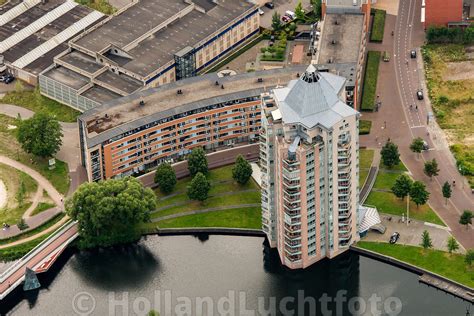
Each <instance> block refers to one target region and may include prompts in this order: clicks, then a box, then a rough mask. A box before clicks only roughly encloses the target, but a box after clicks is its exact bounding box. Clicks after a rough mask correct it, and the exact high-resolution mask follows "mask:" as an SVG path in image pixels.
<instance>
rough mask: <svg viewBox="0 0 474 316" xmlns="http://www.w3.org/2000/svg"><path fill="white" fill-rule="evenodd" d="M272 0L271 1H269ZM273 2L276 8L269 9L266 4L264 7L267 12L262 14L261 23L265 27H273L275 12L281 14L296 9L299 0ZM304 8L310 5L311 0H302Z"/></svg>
mask: <svg viewBox="0 0 474 316" xmlns="http://www.w3.org/2000/svg"><path fill="white" fill-rule="evenodd" d="M269 2H270V1H269ZM272 2H273V4H274V5H275V8H273V9H269V8H267V7H265V6H263V7H262V10H263V12H265V13H264V14H263V15H262V16H260V25H261V26H262V27H264V28H271V27H272V15H273V12H275V11H276V12H278V13H279V14H280V15H281V16H283V15H284V14H285V11H287V10H289V11H295V7H296V5H297V4H298V2H299V0H273V1H272ZM301 3H302V5H303V8H308V7H309V5H310V4H309V0H302V1H301Z"/></svg>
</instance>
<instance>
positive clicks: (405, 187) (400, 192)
mask: <svg viewBox="0 0 474 316" xmlns="http://www.w3.org/2000/svg"><path fill="white" fill-rule="evenodd" d="M412 185H413V180H412V179H411V178H410V177H409V176H407V175H406V174H401V175H399V176H398V177H397V179H396V180H395V183H394V184H393V187H392V192H393V194H395V196H396V197H398V198H400V199H404V198H405V196H407V195H408V194H409V193H410V190H411V187H412Z"/></svg>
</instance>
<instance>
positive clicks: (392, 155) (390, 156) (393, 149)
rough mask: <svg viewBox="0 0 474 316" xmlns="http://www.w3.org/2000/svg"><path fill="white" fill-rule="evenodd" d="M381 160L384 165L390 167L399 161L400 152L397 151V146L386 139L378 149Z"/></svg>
mask: <svg viewBox="0 0 474 316" xmlns="http://www.w3.org/2000/svg"><path fill="white" fill-rule="evenodd" d="M380 154H381V156H382V162H383V164H384V165H385V166H387V167H389V168H392V167H393V166H395V165H398V164H399V163H400V154H399V153H398V146H397V145H395V144H394V143H392V142H391V141H388V142H387V143H386V144H385V145H384V146H383V147H382V150H381V151H380Z"/></svg>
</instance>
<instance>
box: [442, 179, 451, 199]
mask: <svg viewBox="0 0 474 316" xmlns="http://www.w3.org/2000/svg"><path fill="white" fill-rule="evenodd" d="M442 191H443V197H444V198H445V199H446V204H448V199H449V198H450V197H451V193H452V189H451V185H450V184H449V182H448V181H446V182H445V183H444V184H443V188H442Z"/></svg>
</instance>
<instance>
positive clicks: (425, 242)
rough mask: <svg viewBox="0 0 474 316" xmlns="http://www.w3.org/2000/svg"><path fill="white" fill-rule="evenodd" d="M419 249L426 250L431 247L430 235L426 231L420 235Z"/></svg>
mask: <svg viewBox="0 0 474 316" xmlns="http://www.w3.org/2000/svg"><path fill="white" fill-rule="evenodd" d="M420 245H421V247H423V248H424V249H428V248H431V247H433V243H432V242H431V237H430V234H429V233H428V231H427V230H424V231H423V234H422V235H421V244H420Z"/></svg>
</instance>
